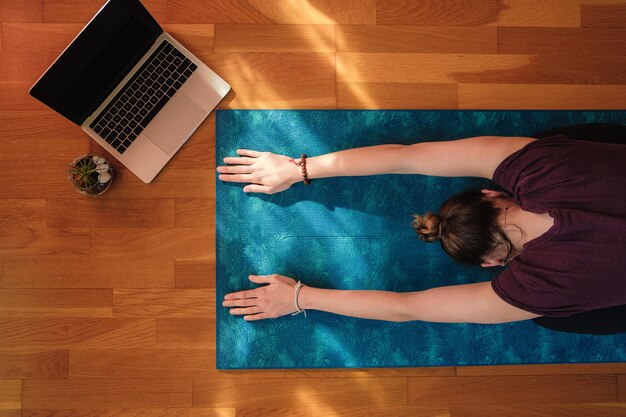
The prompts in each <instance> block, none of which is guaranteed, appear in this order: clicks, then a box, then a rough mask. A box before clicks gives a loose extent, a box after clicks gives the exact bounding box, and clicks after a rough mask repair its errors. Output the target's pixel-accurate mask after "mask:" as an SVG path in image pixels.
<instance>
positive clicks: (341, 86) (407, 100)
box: [337, 83, 457, 109]
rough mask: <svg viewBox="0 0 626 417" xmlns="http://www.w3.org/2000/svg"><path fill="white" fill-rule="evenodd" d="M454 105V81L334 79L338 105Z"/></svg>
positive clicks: (425, 107) (383, 107) (446, 107)
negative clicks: (440, 82)
mask: <svg viewBox="0 0 626 417" xmlns="http://www.w3.org/2000/svg"><path fill="white" fill-rule="evenodd" d="M416 106H417V107H420V108H422V109H455V108H457V84H454V83H447V84H443V83H442V84H434V83H433V84H410V83H337V108H338V109H410V108H413V107H416Z"/></svg>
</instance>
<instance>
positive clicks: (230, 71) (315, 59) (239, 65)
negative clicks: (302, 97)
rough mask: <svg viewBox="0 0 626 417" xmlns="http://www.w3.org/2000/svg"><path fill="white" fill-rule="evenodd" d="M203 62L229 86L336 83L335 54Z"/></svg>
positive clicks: (237, 56) (221, 57)
mask: <svg viewBox="0 0 626 417" xmlns="http://www.w3.org/2000/svg"><path fill="white" fill-rule="evenodd" d="M200 57H201V58H202V59H203V60H204V62H205V63H206V64H207V65H208V66H209V67H210V68H211V69H212V70H213V71H215V72H217V73H218V74H223V76H224V79H225V80H226V81H227V82H229V83H231V82H237V81H244V82H280V83H286V82H312V81H315V82H320V81H324V80H333V81H334V79H335V54H333V53H321V52H319V53H318V52H315V53H313V52H311V53H308V52H284V53H278V52H215V53H211V54H200Z"/></svg>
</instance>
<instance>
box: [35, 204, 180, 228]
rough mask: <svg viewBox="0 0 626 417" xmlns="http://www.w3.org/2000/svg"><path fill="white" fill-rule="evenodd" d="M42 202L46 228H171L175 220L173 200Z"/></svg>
mask: <svg viewBox="0 0 626 417" xmlns="http://www.w3.org/2000/svg"><path fill="white" fill-rule="evenodd" d="M46 201H47V203H48V204H47V206H46V207H47V213H46V219H47V222H48V227H58V228H66V227H93V228H99V227H107V226H111V225H115V226H116V227H124V228H139V227H174V225H175V223H176V217H175V214H176V207H175V201H174V200H173V199H166V198H161V199H129V198H125V199H94V198H74V199H56V198H55V199H48V200H46ZM68 207H71V208H72V210H71V211H70V210H68V209H67V208H68Z"/></svg>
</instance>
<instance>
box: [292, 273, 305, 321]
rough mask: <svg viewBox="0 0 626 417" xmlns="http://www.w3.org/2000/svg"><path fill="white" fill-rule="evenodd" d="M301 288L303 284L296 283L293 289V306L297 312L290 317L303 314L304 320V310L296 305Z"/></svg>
mask: <svg viewBox="0 0 626 417" xmlns="http://www.w3.org/2000/svg"><path fill="white" fill-rule="evenodd" d="M302 287H304V284H303V283H302V282H300V281H298V283H297V284H296V286H295V287H294V289H293V304H294V305H295V306H296V310H298V311H296V312H295V313H292V314H291V315H292V316H295V315H297V314H300V313H304V317H305V318H306V310H303V309H301V308H300V303H298V297H299V296H300V290H301V289H302Z"/></svg>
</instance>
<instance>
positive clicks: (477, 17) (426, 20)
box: [376, 0, 580, 27]
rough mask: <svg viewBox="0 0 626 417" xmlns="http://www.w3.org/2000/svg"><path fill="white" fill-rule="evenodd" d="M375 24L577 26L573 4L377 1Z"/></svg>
mask: <svg viewBox="0 0 626 417" xmlns="http://www.w3.org/2000/svg"><path fill="white" fill-rule="evenodd" d="M376 23H377V24H379V25H416V26H427V25H436V26H482V25H494V26H527V27H578V26H580V5H579V3H578V2H576V1H563V0H535V1H532V2H528V1H524V0H503V1H480V0H472V1H462V2H460V1H456V0H426V1H425V0H404V1H395V0H378V1H377V2H376Z"/></svg>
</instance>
